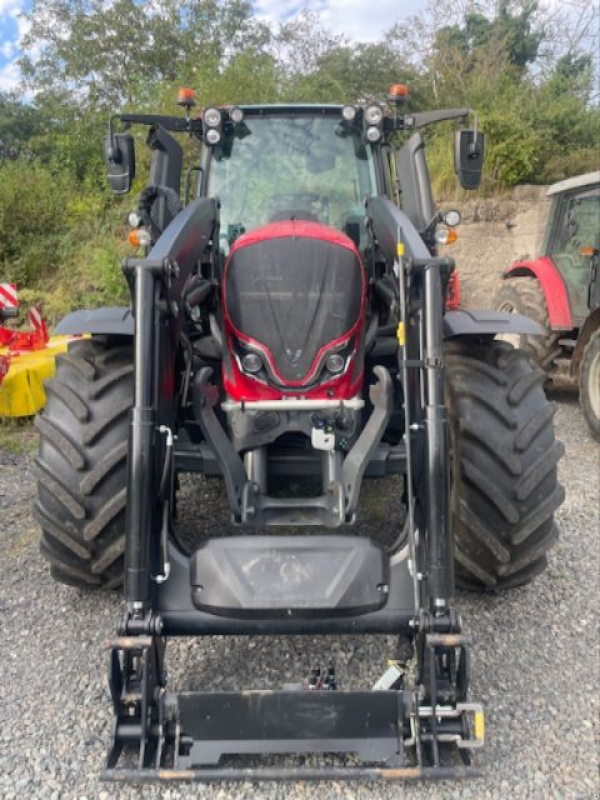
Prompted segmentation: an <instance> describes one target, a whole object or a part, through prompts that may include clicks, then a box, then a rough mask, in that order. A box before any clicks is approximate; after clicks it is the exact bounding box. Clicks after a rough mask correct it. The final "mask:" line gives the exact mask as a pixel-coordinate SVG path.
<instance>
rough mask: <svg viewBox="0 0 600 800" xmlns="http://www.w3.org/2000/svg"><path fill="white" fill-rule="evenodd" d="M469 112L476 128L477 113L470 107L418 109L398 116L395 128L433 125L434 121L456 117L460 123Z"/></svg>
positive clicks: (413, 128)
mask: <svg viewBox="0 0 600 800" xmlns="http://www.w3.org/2000/svg"><path fill="white" fill-rule="evenodd" d="M471 114H474V115H475V120H476V121H475V127H476V128H477V115H476V114H475V112H474V111H473V110H472V109H470V108H445V109H440V110H439V111H418V112H416V113H415V114H405V115H404V116H403V117H399V119H398V120H397V122H396V130H416V129H417V128H425V127H427V126H428V125H435V123H436V122H446V121H447V120H451V119H456V120H459V121H460V122H461V123H462V122H465V121H466V119H467V117H469V116H470V115H471Z"/></svg>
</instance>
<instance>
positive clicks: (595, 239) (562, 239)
mask: <svg viewBox="0 0 600 800" xmlns="http://www.w3.org/2000/svg"><path fill="white" fill-rule="evenodd" d="M549 249H550V252H549V256H550V258H551V259H552V260H553V262H554V263H555V265H556V267H557V269H558V270H559V272H560V273H561V275H562V276H563V278H564V281H565V284H566V286H567V291H568V293H569V300H570V303H571V313H572V316H573V321H574V322H575V323H576V324H577V325H580V324H581V323H582V322H583V321H584V320H585V318H586V317H587V316H588V314H589V313H590V310H591V308H593V307H594V305H593V303H597V294H598V290H597V289H596V290H595V291H594V288H593V287H594V286H595V285H597V282H598V280H599V278H598V275H597V272H598V251H599V250H600V186H593V187H589V188H586V189H584V190H583V191H576V192H572V193H567V194H565V195H564V197H563V198H562V201H561V206H560V209H559V212H558V225H557V226H556V228H555V230H554V232H553V235H552V237H551V241H550V248H549Z"/></svg>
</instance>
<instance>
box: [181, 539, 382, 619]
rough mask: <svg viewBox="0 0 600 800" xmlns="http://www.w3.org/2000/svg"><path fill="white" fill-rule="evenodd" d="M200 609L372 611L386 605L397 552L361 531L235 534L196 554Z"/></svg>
mask: <svg viewBox="0 0 600 800" xmlns="http://www.w3.org/2000/svg"><path fill="white" fill-rule="evenodd" d="M191 583H192V600H193V603H194V605H195V606H196V608H198V609H200V610H205V611H210V612H211V613H212V614H220V615H223V616H235V617H256V618H258V617H260V618H265V617H284V618H291V617H296V618H298V617H312V616H315V615H316V614H322V613H326V614H327V615H328V616H333V617H335V616H343V615H351V614H354V615H356V614H365V613H367V612H369V611H374V610H376V609H378V608H381V607H382V606H383V605H384V604H385V601H386V598H387V591H388V588H389V559H388V557H387V555H386V554H385V553H384V551H383V550H382V549H381V547H380V546H379V545H378V544H376V543H375V542H373V541H372V540H370V539H364V538H359V537H357V536H228V537H223V538H219V539H209V540H208V541H206V542H205V543H204V544H202V545H201V546H200V547H199V548H198V550H197V551H196V552H195V553H194V555H193V556H192V558H191Z"/></svg>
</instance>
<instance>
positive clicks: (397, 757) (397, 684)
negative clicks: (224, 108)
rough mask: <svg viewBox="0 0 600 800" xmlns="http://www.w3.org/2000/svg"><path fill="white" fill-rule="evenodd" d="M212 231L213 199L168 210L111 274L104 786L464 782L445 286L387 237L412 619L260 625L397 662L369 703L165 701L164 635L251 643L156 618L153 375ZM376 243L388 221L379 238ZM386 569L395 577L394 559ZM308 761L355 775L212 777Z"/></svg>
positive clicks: (164, 521) (332, 697) (164, 515)
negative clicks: (120, 526)
mask: <svg viewBox="0 0 600 800" xmlns="http://www.w3.org/2000/svg"><path fill="white" fill-rule="evenodd" d="M379 211H380V212H381V211H382V209H381V208H379ZM383 211H385V209H383ZM372 212H373V213H372V214H371V218H372V224H373V229H374V233H375V235H376V236H377V238H378V240H379V245H380V246H381V247H382V249H384V248H385V246H386V243H385V238H386V229H385V226H384V227H383V228H382V227H381V226H380V225H379V226H378V222H377V218H378V214H377V208H373V209H372ZM392 222H393V220H392ZM216 226H217V214H216V210H215V208H214V204H213V203H212V201H206V200H205V201H197V202H196V203H193V204H191V205H190V206H189V207H188V208H187V209H186V210H185V211H184V212H182V214H181V222H180V224H179V225H178V226H177V231H176V233H174V234H173V235H169V232H167V233H166V234H165V236H163V237H161V239H160V240H159V242H158V243H157V245H156V246H155V248H154V249H153V251H152V252H151V254H150V256H151V258H149V259H141V260H135V261H129V262H126V265H125V269H126V273H127V274H128V277H129V281H130V285H131V286H132V295H133V297H134V306H135V326H136V336H135V376H136V377H135V403H134V408H133V409H132V412H131V424H130V450H129V452H130V459H129V475H128V481H129V495H128V521H127V529H126V570H125V601H126V611H125V615H124V618H123V620H122V623H121V625H120V627H119V630H118V636H117V638H116V639H115V640H113V641H111V642H109V643H108V647H109V649H110V673H109V682H110V689H111V695H112V700H113V705H114V710H115V718H116V721H115V730H114V737H113V743H112V746H111V748H110V752H109V755H108V759H107V762H106V765H105V768H104V770H103V773H102V777H103V778H105V779H110V780H131V779H136V780H156V779H171V780H204V781H209V780H225V779H227V780H248V779H270V778H271V779H373V780H375V779H387V780H389V779H411V778H438V779H442V778H456V777H464V776H466V775H468V774H470V773H472V772H473V771H474V770H473V767H472V766H470V758H469V751H470V750H472V749H474V748H478V747H480V746H481V745H482V744H483V713H482V710H481V707H480V706H479V705H477V704H471V703H468V702H467V690H468V683H469V658H468V651H467V642H466V639H465V637H464V636H462V635H461V632H460V629H461V626H460V618H459V615H458V613H457V612H456V610H455V608H454V598H453V591H454V575H453V548H452V533H451V530H450V517H449V514H448V480H449V478H448V471H447V452H446V412H445V406H444V376H443V357H442V316H443V308H442V302H443V301H442V298H443V286H444V283H445V280H447V277H448V274H449V273H450V271H451V268H452V265H451V264H450V263H449V262H448V261H446V260H443V259H436V258H431V257H429V258H407V257H405V256H404V248H403V244H402V242H400V244H398V241H397V240H398V238H400V237H395V239H396V241H395V242H394V251H395V252H394V259H395V260H396V267H397V269H396V274H397V275H398V282H399V295H400V300H401V302H400V312H401V313H400V315H399V328H398V339H399V349H398V353H399V356H398V357H399V367H400V372H401V374H403V375H404V386H405V387H406V391H405V396H406V402H405V411H406V422H407V427H406V430H407V435H406V437H405V442H406V460H407V476H408V487H409V531H408V535H409V540H408V547H409V548H410V554H411V556H410V558H409V560H408V564H407V569H406V572H405V574H404V580H405V581H407V582H408V581H409V582H410V583H411V584H412V593H413V601H414V602H413V604H412V608H410V609H409V611H408V612H406V607H405V610H404V611H397V612H394V610H393V609H392V611H390V612H389V613H387V616H386V615H382V616H380V617H377V614H375V615H373V616H372V619H373V622H372V623H370V621H369V620H370V619H371V617H369V615H363V617H362V623H361V626H360V627H357V628H354V624H355V622H356V620H360V619H361V618H360V617H350V618H349V617H348V616H347V615H346V616H345V617H343V616H338V617H335V618H332V619H331V620H323V619H317V618H315V616H314V615H313V617H312V618H311V617H310V615H305V616H304V617H303V616H302V613H301V612H297V611H296V612H294V614H293V615H292V616H293V617H294V619H293V620H291V622H290V627H289V628H287V627H286V625H287V620H286V619H285V618H284V617H285V613H286V612H285V609H283V610H282V612H281V613H282V615H283V616H280V618H278V619H272V618H271V619H270V620H265V619H261V621H260V631H261V633H269V632H279V633H281V632H285V631H286V630H289V631H290V632H301V633H311V632H313V633H316V632H350V631H352V630H353V629H354V630H361V631H362V632H368V631H372V632H387V633H391V632H394V633H396V634H397V635H398V636H399V641H400V646H399V647H400V651H401V652H400V655H399V656H398V658H397V659H396V660H395V662H394V664H393V665H392V667H391V672H390V671H388V673H386V674H385V676H384V678H383V679H382V681H380V682H379V686H378V688H380V689H381V690H379V691H349V690H337V691H303V690H297V689H295V690H292V689H289V688H288V689H287V690H286V689H284V690H281V691H276V690H275V691H256V692H254V691H252V692H181V693H177V694H175V693H171V692H168V691H167V689H166V675H165V668H164V655H165V646H166V637H167V636H168V635H171V634H178V633H179V634H186V633H194V634H200V635H201V634H203V633H204V634H206V633H215V632H219V631H221V632H223V633H231V632H251V630H252V628H251V627H248V625H246V627H244V625H243V624H242V623H241V622H240V624H239V625H238V626H237V627H236V625H235V624H234V625H233V626H231V625H227V624H226V623H227V622H230V621H228V620H223V621H222V627H219V625H220V623H219V620H218V619H217V621H216V622H215V617H213V618H212V621H211V623H210V625H209V624H206V619H207V617H208V616H209V615H207V614H206V613H202V612H200V611H197V610H196V611H194V610H191V612H190V613H188V614H187V616H186V617H185V620H183V617H182V618H181V620H180V622H179V623H178V624H177V623H175V622H174V616H173V614H172V613H171V615H170V616H169V614H168V613H167V614H162V613H161V612H162V611H163V604H164V597H165V595H164V594H163V587H162V584H161V583H160V580H161V579H164V577H165V576H166V575H168V572H169V569H168V566H169V565H168V558H169V543H168V533H169V529H168V525H169V517H170V513H171V512H170V508H169V507H168V504H170V503H171V502H172V496H171V494H170V492H169V489H168V488H166V487H168V486H169V481H164V480H162V479H161V477H160V476H161V475H163V477H164V475H165V474H168V471H169V470H168V467H169V465H168V464H167V465H166V466H165V461H167V460H168V459H169V458H171V459H172V452H171V451H170V450H169V447H168V446H165V438H164V437H163V436H161V435H160V432H159V431H160V430H162V431H164V430H168V429H173V428H174V426H175V418H174V416H175V413H176V412H175V410H174V409H173V402H172V398H171V397H170V396H169V395H168V394H167V392H168V390H167V389H165V388H164V387H163V386H162V384H161V382H160V381H158V380H157V376H158V375H164V374H166V373H167V371H168V370H169V369H170V370H173V369H174V363H175V352H176V347H177V342H178V337H179V333H180V330H181V329H180V326H181V324H182V323H181V316H182V308H183V307H184V305H185V302H184V300H185V296H184V295H185V291H186V288H187V287H188V285H189V280H190V276H191V275H192V272H193V268H194V261H195V258H196V257H197V255H198V253H202V252H203V251H204V249H205V248H206V247H208V246H209V244H210V241H211V240H212V238H213V236H214V232H215V227H216ZM389 230H390V223H389V220H388V223H387V234H388V238H389ZM190 237H192V238H193V239H194V241H193V242H192V241H191V239H190ZM409 249H410V248H409ZM412 250H413V252H414V248H412ZM163 383H164V382H163ZM163 393H164V394H163ZM161 426H162V427H161ZM170 468H171V469H172V464H171V465H170ZM226 477H227V476H226ZM159 487H160V489H159ZM389 560H390V564H389V565H387V566H388V570H389V572H390V573H391V575H392V579H393V572H394V569H395V565H394V563H393V561H394V557H393V556H392V557H391V558H390V559H389ZM152 576H159V580H158V581H157V579H156V577H155V578H154V580H153V577H152ZM392 583H393V580H392ZM167 585H168V584H167ZM190 588H191V587H190ZM390 592H392V587H390ZM166 605H167V606H168V603H167V604H166ZM167 610H168V609H167ZM378 619H380V620H383V621H379V622H378V621H377V620H378ZM165 620H167V624H165ZM246 622H247V621H246ZM292 623H293V624H292ZM257 627H258V626H257ZM448 746H453V747H455V748H457V749H458V753H459V755H460V757H461V763H460V764H458V765H454V766H445V765H442V756H441V751H442V750H443V748H444V747H448ZM128 752H132V753H133V754H134V756H135V761H134V762H132V761H131V760H130V759H128V758H127V753H128ZM317 753H322V754H324V753H328V754H331V753H335V754H339V755H343V756H344V757H345V756H347V755H348V754H355V755H356V756H357V757H358V764H357V763H355V762H353V763H352V764H348V763H347V760H346V758H344V760H343V762H342V764H341V765H338V766H319V767H312V766H311V767H307V766H302V767H288V766H281V767H268V768H267V767H264V768H262V767H240V766H237V763H238V762H237V761H236V762H234V763H233V764H228V765H222V764H221V760H222V759H223V757H226V756H248V755H251V756H258V755H267V754H282V755H285V754H295V755H307V754H317Z"/></svg>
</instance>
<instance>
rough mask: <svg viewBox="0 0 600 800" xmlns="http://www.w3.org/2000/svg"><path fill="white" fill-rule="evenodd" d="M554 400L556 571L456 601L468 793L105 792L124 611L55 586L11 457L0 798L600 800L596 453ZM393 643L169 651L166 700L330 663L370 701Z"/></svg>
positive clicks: (189, 644)
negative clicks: (106, 645) (475, 715)
mask: <svg viewBox="0 0 600 800" xmlns="http://www.w3.org/2000/svg"><path fill="white" fill-rule="evenodd" d="M558 400H559V405H560V409H559V413H558V416H557V418H556V426H557V431H558V435H559V437H560V438H562V439H563V440H564V442H565V444H566V447H567V454H566V457H565V458H564V459H563V461H562V464H561V474H562V480H563V482H564V483H565V485H566V489H567V500H566V503H565V505H564V506H563V508H562V509H561V511H560V513H559V525H560V528H561V532H562V539H561V541H560V544H559V545H558V546H557V548H556V549H555V550H554V552H553V553H552V554H551V558H550V568H549V569H548V571H547V572H546V573H545V575H544V576H542V577H541V578H539V579H538V580H536V582H535V583H534V584H533V585H532V586H530V587H526V588H523V589H518V590H515V591H512V592H510V593H509V594H507V595H502V596H499V595H498V596H495V595H492V596H485V597H480V596H477V595H472V594H464V595H461V596H460V597H459V607H460V608H461V610H462V612H463V618H464V621H465V628H466V631H467V632H468V633H469V634H471V635H472V637H473V642H474V646H473V654H472V656H473V685H472V697H473V698H475V699H478V700H481V701H482V702H483V703H484V704H485V707H486V716H487V735H488V741H487V744H486V748H485V750H484V751H483V753H482V754H481V755H480V756H479V759H478V763H479V764H480V765H481V766H482V767H483V770H484V777H482V778H479V779H475V780H472V781H470V782H468V783H439V784H428V785H426V784H419V785H411V786H406V785H405V786H403V785H401V784H393V785H384V786H383V785H375V784H340V783H328V784H300V783H298V784H249V783H247V784H235V785H228V784H213V785H211V786H201V785H200V786H188V785H182V784H175V785H173V786H171V787H158V786H144V787H141V788H140V787H135V786H129V787H125V788H122V787H119V789H118V790H117V789H116V787H115V786H113V785H111V784H101V783H100V782H99V781H98V770H99V768H100V765H101V761H102V758H103V755H104V750H105V747H106V745H107V743H108V739H109V736H110V730H111V711H110V705H109V698H108V692H107V689H106V679H105V666H106V658H105V655H104V653H103V651H102V648H101V643H102V641H103V639H104V638H105V637H106V636H107V634H110V633H112V631H113V629H114V624H115V620H116V618H117V615H118V612H119V608H120V603H119V598H118V596H117V595H116V594H112V595H111V594H105V595H94V594H85V593H82V592H78V591H76V590H73V589H69V588H67V587H64V586H59V585H57V584H55V583H53V582H52V581H51V579H50V577H49V574H48V572H47V570H46V567H45V565H44V563H43V562H42V559H41V557H40V556H39V554H38V548H37V538H38V533H37V530H36V526H35V524H34V522H33V519H32V517H31V514H30V510H29V508H30V500H31V496H32V492H33V478H32V475H31V469H30V467H31V462H30V459H29V458H28V457H26V456H13V455H9V454H8V453H6V452H2V451H0V519H1V526H0V652H1V653H2V656H3V661H4V664H3V671H2V672H3V675H2V681H1V682H0V798H2V799H3V800H16V799H17V798H19V800H20V798H52V799H53V800H58V798H78V800H83V798H89V800H91V798H99V799H100V800H109V798H113V797H119V798H138V797H142V798H150V797H162V798H165V800H166V799H167V798H170V800H175V798H191V797H203V798H219V800H221V799H222V798H230V797H231V798H255V799H257V800H258V798H260V800H263V798H264V799H265V800H266V799H273V800H275V799H277V800H280V799H281V798H286V799H287V798H305V799H307V800H310V798H319V799H320V798H327V799H328V800H329V799H330V798H370V797H377V798H382V800H385V799H386V798H399V797H401V796H403V795H404V793H405V792H406V794H407V795H409V794H410V796H411V797H415V798H444V800H446V799H447V798H459V797H460V798H502V799H503V800H508V799H509V798H511V799H512V798H544V800H545V798H561V799H562V798H576V797H577V798H590V800H591V799H592V798H598V797H599V796H600V783H599V782H598V756H597V749H596V747H595V742H594V733H595V730H594V727H595V725H596V722H597V718H598V690H599V688H600V687H599V676H598V664H599V663H600V658H599V656H600V653H599V646H598V645H599V636H598V624H597V619H598V617H597V603H598V597H599V596H600V594H599V588H600V587H599V575H600V565H599V563H598V562H599V506H600V497H599V471H600V449H599V447H598V445H597V444H594V443H593V442H592V440H591V439H590V437H589V435H588V432H587V430H586V427H585V423H584V421H583V419H582V417H581V413H580V411H579V408H578V405H577V402H576V401H575V400H574V399H572V398H570V397H568V396H567V397H560V398H558ZM371 502H372V501H371ZM375 506H376V513H375V518H376V517H377V504H375ZM391 644H392V642H391V640H390V639H389V638H387V637H364V638H360V639H358V638H352V637H340V638H339V639H335V640H326V639H318V638H315V639H313V638H309V639H308V640H307V638H301V637H279V638H277V639H276V640H275V641H274V640H273V639H265V638H262V637H251V638H235V639H228V640H225V639H223V638H222V637H214V638H210V639H207V640H204V641H201V640H200V639H192V640H189V639H188V640H181V641H173V642H171V644H170V654H169V669H170V677H171V685H172V686H175V685H187V686H188V687H190V688H198V687H200V686H204V687H206V686H210V687H213V688H216V687H220V688H228V687H232V688H233V687H236V688H239V687H244V686H255V687H265V686H268V685H271V686H272V685H278V684H279V683H281V682H284V681H285V680H297V679H298V678H299V677H303V676H304V675H305V674H306V673H307V672H308V670H309V668H310V666H311V663H312V662H313V661H314V660H316V659H319V658H320V659H321V660H322V661H325V660H326V659H327V658H328V657H329V655H330V654H331V653H333V654H334V657H335V659H336V662H337V666H338V676H339V678H340V680H341V681H342V683H343V685H345V686H348V687H349V686H354V687H358V686H368V685H369V684H370V683H371V682H372V681H373V679H374V678H375V677H376V676H378V675H379V674H380V673H381V671H382V665H383V664H384V660H385V658H386V657H387V655H388V654H389V652H390V648H391ZM596 733H597V730H596Z"/></svg>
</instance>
